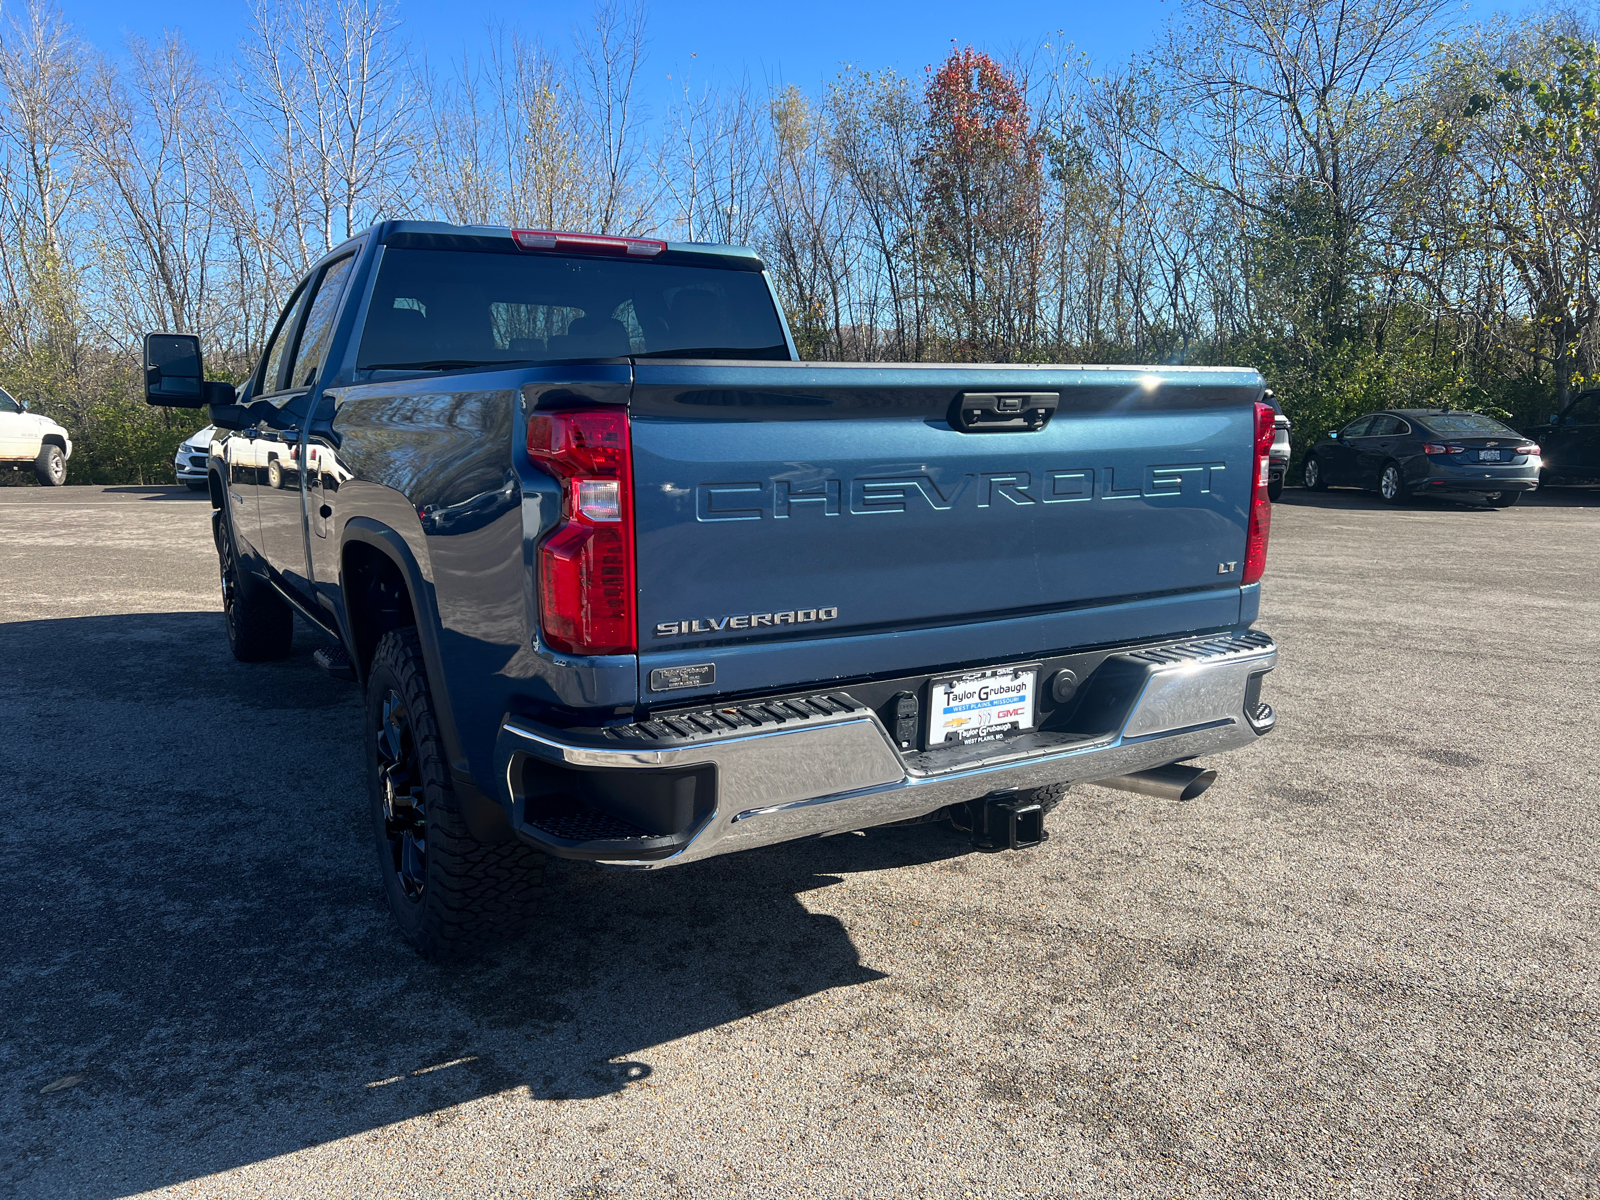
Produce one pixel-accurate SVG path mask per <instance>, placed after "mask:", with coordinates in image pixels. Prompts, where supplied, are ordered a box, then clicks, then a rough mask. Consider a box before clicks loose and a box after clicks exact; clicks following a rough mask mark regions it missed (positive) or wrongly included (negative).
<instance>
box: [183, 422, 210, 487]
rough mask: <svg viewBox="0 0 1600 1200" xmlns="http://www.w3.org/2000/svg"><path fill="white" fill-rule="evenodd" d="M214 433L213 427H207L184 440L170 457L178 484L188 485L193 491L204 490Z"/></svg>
mask: <svg viewBox="0 0 1600 1200" xmlns="http://www.w3.org/2000/svg"><path fill="white" fill-rule="evenodd" d="M216 432H217V427H216V426H215V425H207V426H206V427H205V428H204V429H202V430H200V431H199V432H198V433H196V434H193V435H192V436H190V437H188V438H186V439H185V440H184V442H183V444H182V445H181V446H179V447H178V452H177V453H176V454H174V455H173V456H172V470H173V472H174V473H175V474H176V475H177V476H178V482H179V483H186V484H188V485H189V487H190V489H191V490H193V491H196V492H203V491H205V490H206V463H207V462H208V461H209V460H210V458H211V439H212V436H213V435H214V434H215V433H216Z"/></svg>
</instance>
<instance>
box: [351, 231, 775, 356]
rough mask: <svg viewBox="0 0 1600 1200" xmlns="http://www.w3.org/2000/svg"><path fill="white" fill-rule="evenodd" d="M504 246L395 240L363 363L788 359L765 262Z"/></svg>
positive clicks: (378, 286)
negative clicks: (748, 266) (703, 261)
mask: <svg viewBox="0 0 1600 1200" xmlns="http://www.w3.org/2000/svg"><path fill="white" fill-rule="evenodd" d="M483 240H487V239H483ZM506 244H507V246H508V247H511V249H510V250H509V252H502V251H499V250H479V249H471V250H462V249H454V248H452V249H434V248H422V247H411V246H405V245H400V246H395V245H389V246H386V247H385V248H384V252H383V261H382V264H381V266H380V267H379V270H378V278H377V281H376V283H375V284H374V285H373V292H372V301H371V304H370V306H369V308H368V313H367V319H366V326H365V328H364V329H363V330H362V335H361V344H360V349H359V350H358V352H357V358H356V368H357V369H358V370H449V369H451V368H462V367H473V366H487V365H493V364H499V363H530V362H531V363H542V362H570V361H574V360H583V359H596V358H637V357H660V358H666V357H673V358H735V359H782V360H787V359H788V358H789V349H788V343H787V341H786V339H785V338H784V334H783V326H782V324H781V322H780V319H779V317H778V313H777V309H776V307H775V306H774V305H773V302H772V296H771V293H770V291H769V290H768V288H767V282H766V278H765V277H764V276H763V275H762V274H761V272H760V271H758V270H742V269H737V268H731V267H725V266H717V265H712V264H711V263H707V265H698V264H691V263H686V262H685V261H684V260H685V259H686V258H691V257H694V256H692V255H689V254H680V255H676V256H674V257H673V261H664V262H655V261H641V260H637V259H632V260H630V259H621V258H603V257H589V256H582V255H564V254H553V253H542V252H530V251H522V250H518V249H516V248H515V247H514V246H512V243H511V242H510V239H506ZM706 257H707V258H709V257H710V256H706Z"/></svg>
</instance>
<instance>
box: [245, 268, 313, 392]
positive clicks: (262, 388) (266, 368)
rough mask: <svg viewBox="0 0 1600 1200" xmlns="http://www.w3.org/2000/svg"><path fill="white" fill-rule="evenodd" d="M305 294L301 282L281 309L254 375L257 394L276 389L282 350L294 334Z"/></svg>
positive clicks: (303, 305)
mask: <svg viewBox="0 0 1600 1200" xmlns="http://www.w3.org/2000/svg"><path fill="white" fill-rule="evenodd" d="M306 294H307V289H306V286H305V284H301V285H300V290H299V291H298V292H296V293H295V294H294V299H292V300H290V301H289V307H288V308H286V309H284V310H283V318H282V319H281V320H280V321H279V322H278V328H277V330H276V332H274V333H273V335H272V345H270V346H268V347H267V353H266V356H265V357H264V358H263V359H262V360H261V374H260V375H259V376H257V377H256V395H258V396H270V395H272V393H273V392H276V391H277V390H278V372H279V370H281V369H282V367H283V355H284V351H286V350H287V349H288V348H289V340H290V339H291V338H292V337H293V336H294V327H295V325H296V324H297V323H298V322H299V320H300V310H301V309H302V308H304V307H305V302H306Z"/></svg>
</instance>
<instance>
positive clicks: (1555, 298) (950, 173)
mask: <svg viewBox="0 0 1600 1200" xmlns="http://www.w3.org/2000/svg"><path fill="white" fill-rule="evenodd" d="M1451 11H1452V10H1451V9H1450V8H1449V6H1448V4H1447V2H1446V0H1344V2H1335V0H1182V4H1181V7H1180V8H1179V9H1178V10H1177V12H1176V13H1175V15H1174V17H1173V19H1172V20H1171V22H1170V24H1169V26H1168V27H1167V29H1166V30H1165V32H1164V34H1163V35H1162V37H1161V38H1160V39H1158V41H1157V44H1155V45H1153V46H1152V47H1151V48H1150V49H1149V51H1148V52H1147V53H1145V54H1143V55H1140V56H1138V57H1136V58H1135V59H1134V60H1133V61H1131V62H1129V63H1127V64H1125V65H1123V66H1120V67H1115V68H1102V67H1096V66H1095V65H1094V64H1090V63H1087V62H1084V61H1080V60H1077V59H1075V58H1073V57H1072V56H1071V55H1070V53H1067V52H1065V51H1063V50H1062V49H1061V48H1060V47H1056V46H1046V45H1041V46H1040V47H1038V48H1037V49H1036V50H1035V51H1033V52H1032V53H1030V54H1026V55H1021V56H1012V57H1011V58H1009V59H1005V60H1000V59H997V58H994V57H992V56H990V55H987V54H984V53H982V52H980V51H978V50H975V49H973V48H970V47H952V51H951V54H950V56H949V58H948V59H947V60H946V61H944V62H943V63H941V64H938V65H936V66H933V67H930V68H929V69H928V70H927V72H926V73H925V74H924V76H922V77H921V78H907V77H904V76H901V75H899V74H896V73H894V72H891V71H885V72H877V73H874V72H871V71H867V70H863V69H861V68H859V67H853V66H850V67H845V68H844V69H842V70H841V72H840V74H839V75H838V77H837V78H835V79H834V80H832V81H831V82H827V83H825V84H824V85H823V86H821V87H820V88H818V89H816V90H814V91H811V92H807V91H804V90H802V89H799V88H796V87H793V86H790V87H785V88H781V89H779V90H776V91H774V92H772V93H770V94H768V93H763V92H761V91H760V90H759V89H757V88H755V87H753V86H751V85H750V84H749V83H748V82H741V83H737V84H735V85H732V86H722V87H700V86H696V85H693V84H692V83H690V82H688V81H685V82H684V84H683V88H682V94H681V97H680V99H679V101H678V102H677V103H675V104H674V105H673V106H672V107H671V109H670V111H668V112H666V113H663V114H658V115H657V116H656V117H654V118H649V117H648V115H647V114H645V113H643V112H642V111H641V109H640V106H639V104H638V103H637V100H636V97H635V84H636V81H637V79H638V76H639V72H640V69H641V66H642V64H643V62H644V54H645V32H646V30H645V18H644V10H643V9H642V8H630V7H626V6H623V5H620V4H618V3H615V2H611V0H603V3H602V6H601V7H600V8H598V9H597V10H596V13H595V16H594V20H593V22H592V24H591V26H590V27H589V28H587V29H585V30H583V31H581V32H580V34H579V36H577V37H576V38H575V39H574V41H573V43H572V44H571V45H570V46H564V47H554V48H552V47H547V46H544V45H540V44H537V43H531V42H527V41H525V40H522V39H520V38H518V37H516V36H515V35H505V34H497V35H491V36H488V37H486V40H485V42H484V44H483V45H482V46H481V47H480V49H479V51H478V53H476V54H468V55H465V56H464V57H463V58H462V59H461V60H460V61H457V62H453V63H451V64H449V65H448V66H440V65H439V64H430V63H429V62H428V61H427V60H426V59H425V57H424V56H423V55H422V54H421V53H420V51H419V50H418V49H416V48H414V47H412V46H411V45H410V44H409V42H408V41H407V38H406V32H405V26H404V24H403V22H402V21H401V19H400V14H399V10H398V9H397V8H395V7H394V5H393V3H392V0H258V3H257V5H256V8H255V9H254V21H253V25H252V29H251V32H250V35H249V37H248V38H247V39H246V41H245V42H244V44H243V45H241V46H240V47H239V50H238V52H237V54H236V55H235V56H234V58H233V60H232V61H231V62H228V63H224V64H221V65H219V66H216V67H211V66H206V65H204V64H202V63H201V62H199V61H198V60H197V58H196V57H195V55H194V54H193V53H192V52H191V51H190V49H189V48H188V47H187V46H186V45H185V44H184V43H183V42H182V41H181V40H180V39H178V38H177V37H175V36H174V37H171V38H168V39H167V40H165V41H163V42H161V43H159V44H149V43H146V42H142V41H130V42H129V43H128V44H127V45H126V46H125V47H124V48H123V50H122V52H121V53H120V54H118V55H116V56H109V55H106V54H103V53H101V52H99V51H97V50H95V49H94V48H92V47H90V46H88V45H87V44H85V43H84V42H83V41H81V40H80V39H78V38H77V37H76V36H75V34H74V32H73V30H72V28H71V26H70V24H69V23H68V22H67V21H66V20H65V18H64V17H63V16H62V14H61V13H60V12H59V11H58V10H56V9H54V8H52V7H50V6H48V5H47V4H45V3H42V2H41V0H34V2H33V3H32V4H31V5H30V6H28V7H25V8H15V9H12V10H10V15H9V16H8V18H7V19H6V20H5V22H4V23H3V25H0V383H3V384H4V385H5V387H6V388H8V389H9V390H10V391H11V392H12V393H13V394H14V395H16V396H18V397H19V398H22V399H26V400H28V401H29V402H30V403H31V404H32V405H33V406H34V407H35V408H36V409H38V410H42V411H44V412H46V413H48V414H50V415H52V416H54V417H55V418H56V419H58V420H60V421H61V422H62V423H63V424H65V425H67V426H68V428H69V429H71V431H72V434H73V437H74V440H75V442H76V446H77V450H76V453H75V454H74V457H73V460H72V463H71V468H70V477H71V479H72V480H73V481H75V482H149V481H156V480H165V479H167V478H168V472H169V470H170V467H169V464H170V461H171V453H172V450H173V448H174V447H175V445H176V443H177V442H178V441H179V440H181V439H182V438H183V437H184V436H186V435H187V434H188V433H190V432H192V431H193V428H192V427H193V426H194V425H196V424H198V420H197V419H196V416H195V414H192V413H183V412H179V413H172V412H169V411H162V410H150V409H147V408H146V407H145V406H144V405H143V403H142V402H141V400H140V397H139V394H138V390H139V389H138V372H137V366H138V364H137V361H136V354H137V349H138V343H139V338H140V337H141V336H142V334H143V333H144V332H145V331H146V330H150V329H168V330H175V331H186V332H195V333H198V334H200V335H201V336H202V338H203V339H204V341H205V344H206V346H207V353H208V365H210V367H211V368H212V371H213V373H214V374H218V375H222V376H225V377H229V378H242V377H243V375H244V374H245V373H246V372H247V370H248V367H249V364H250V363H251V362H252V361H253V359H254V357H255V355H256V354H257V353H258V351H259V348H260V346H261V343H262V342H263V340H264V335H265V334H266V333H267V332H269V331H270V327H271V324H272V322H273V321H274V320H275V318H276V315H277V312H278V308H279V305H280V304H281V302H282V300H283V298H284V297H285V296H286V295H287V292H288V289H289V288H290V287H291V286H292V284H293V283H294V282H295V280H296V278H297V277H298V275H299V274H300V273H301V272H302V271H303V270H304V269H305V267H306V266H307V264H309V263H310V262H312V261H314V260H315V259H316V258H317V257H318V256H320V255H321V254H322V253H323V252H325V251H326V250H327V249H329V248H331V247H332V246H334V245H336V244H338V243H339V242H340V241H342V240H343V239H344V238H345V237H346V236H348V235H349V234H350V233H352V232H354V231H356V230H359V229H361V228H363V227H364V226H366V225H368V224H370V223H371V222H372V221H374V220H378V219H380V218H384V217H402V216H406V217H422V218H439V219H445V220H450V221H457V222H465V223H491V224H515V225H521V226H534V227H546V228H568V229H584V230H594V231H600V232H619V233H643V232H649V231H659V232H661V233H664V234H666V235H667V236H670V237H676V238H682V239H684V240H693V241H713V242H731V243H738V244H749V245H753V246H755V247H756V248H757V249H758V250H760V251H761V253H762V254H763V255H764V257H765V258H766V260H767V262H768V264H769V267H770V269H771V270H772V272H773V275H774V277H775V279H776V281H777V284H778V287H779V289H780V291H781V293H782V295H783V297H784V300H785V303H786V306H787V309H788V312H789V316H790V321H791V324H792V326H793V329H794V333H795V335H796V339H797V341H798V342H799V344H800V346H801V348H802V352H803V353H804V354H805V355H806V356H808V357H816V358H831V359H865V360H918V359H923V360H938V359H955V360H969V361H1065V362H1097V361H1098V362H1152V363H1184V362H1190V363H1222V362H1229V363H1237V364H1243V365H1249V366H1255V367H1257V368H1259V369H1260V370H1261V371H1262V373H1263V374H1264V375H1265V376H1266V377H1267V379H1268V381H1269V383H1270V385H1271V386H1272V387H1274V388H1275V389H1276V391H1277V393H1278V395H1279V396H1280V397H1281V398H1282V401H1283V403H1284V407H1285V409H1286V410H1287V411H1288V413H1289V414H1290V416H1291V417H1292V418H1294V420H1295V422H1296V426H1297V432H1296V440H1297V442H1298V444H1299V445H1300V446H1302V447H1303V446H1305V445H1307V444H1309V442H1310V441H1311V440H1312V439H1314V438H1315V437H1317V436H1318V435H1320V434H1321V433H1322V432H1323V431H1324V430H1325V429H1327V428H1329V427H1330V426H1335V425H1337V424H1339V423H1342V422H1343V421H1344V420H1347V419H1349V418H1350V417H1353V416H1355V415H1356V414H1358V413H1360V412H1363V411H1367V410H1370V409H1372V408H1376V407H1383V406H1389V405H1398V404H1423V403H1449V404H1452V405H1457V406H1463V407H1470V408H1476V409H1482V410H1486V411H1493V412H1496V413H1503V414H1505V415H1506V416H1507V417H1508V418H1509V419H1511V420H1513V421H1515V422H1519V423H1532V422H1533V421H1535V420H1537V419H1540V418H1542V417H1543V416H1544V415H1545V414H1547V413H1548V412H1549V411H1551V410H1552V409H1554V408H1556V407H1558V406H1559V405H1561V404H1562V403H1564V402H1565V401H1566V399H1567V398H1569V397H1570V396H1571V395H1572V394H1573V393H1574V391H1575V390H1577V389H1579V388H1582V387H1585V386H1594V385H1596V384H1597V383H1600V361H1597V359H1600V297H1597V289H1596V272H1597V271H1600V257H1597V252H1600V114H1597V98H1600V50H1597V48H1596V25H1595V16H1594V13H1592V12H1589V13H1581V12H1576V11H1569V10H1558V9H1552V10H1548V11H1544V12H1541V13H1536V14H1534V15H1531V16H1527V17H1525V18H1522V19H1519V20H1517V21H1514V22H1513V21H1499V22H1496V23H1493V24H1489V25H1476V26H1465V27H1459V26H1453V25H1452V24H1451V19H1452V18H1451ZM843 49H844V50H845V51H846V52H847V51H848V46H845V47H843Z"/></svg>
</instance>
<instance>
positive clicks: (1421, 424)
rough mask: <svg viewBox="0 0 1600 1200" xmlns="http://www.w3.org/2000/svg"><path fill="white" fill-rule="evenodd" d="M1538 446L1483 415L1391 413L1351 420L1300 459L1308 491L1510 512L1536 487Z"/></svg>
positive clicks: (1398, 410)
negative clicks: (1446, 500) (1475, 504)
mask: <svg viewBox="0 0 1600 1200" xmlns="http://www.w3.org/2000/svg"><path fill="white" fill-rule="evenodd" d="M1539 465H1540V463H1539V447H1538V446H1536V445H1534V444H1533V443H1532V442H1531V441H1529V439H1528V438H1527V437H1525V436H1524V435H1523V434H1520V433H1518V432H1517V431H1516V430H1515V429H1512V428H1511V427H1510V426H1509V425H1502V424H1501V423H1500V422H1499V421H1496V420H1495V419H1494V418H1493V417H1486V416H1484V415H1483V414H1482V413H1474V412H1456V411H1452V410H1450V409H1438V408H1393V409H1389V410H1388V411H1387V412H1378V413H1368V414H1367V415H1366V416H1364V417H1357V418H1356V419H1355V420H1354V421H1351V422H1350V424H1348V425H1346V426H1345V427H1344V428H1343V429H1340V430H1338V431H1337V432H1335V433H1330V434H1328V436H1327V437H1325V438H1324V439H1323V440H1322V441H1320V442H1318V443H1317V444H1316V445H1315V446H1313V447H1312V448H1311V451H1310V453H1308V454H1307V455H1306V461H1305V468H1304V470H1305V481H1306V486H1307V487H1308V488H1311V489H1313V490H1315V491H1321V490H1323V489H1324V488H1328V487H1359V488H1366V489H1367V490H1368V491H1375V492H1377V493H1378V494H1379V495H1380V496H1382V497H1383V498H1384V499H1385V500H1387V501H1388V502H1389V503H1390V504H1404V503H1405V502H1406V501H1407V500H1409V499H1410V498H1411V497H1412V496H1423V495H1434V496H1437V495H1447V494H1451V493H1454V494H1456V495H1461V494H1464V493H1465V494H1472V495H1476V496H1477V497H1478V498H1479V499H1481V500H1483V501H1484V503H1486V504H1489V505H1491V506H1493V507H1495V508H1509V507H1510V506H1511V505H1513V504H1515V503H1516V502H1517V501H1518V500H1520V499H1522V494H1523V493H1524V492H1531V491H1533V489H1534V488H1536V487H1538V486H1539Z"/></svg>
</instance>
